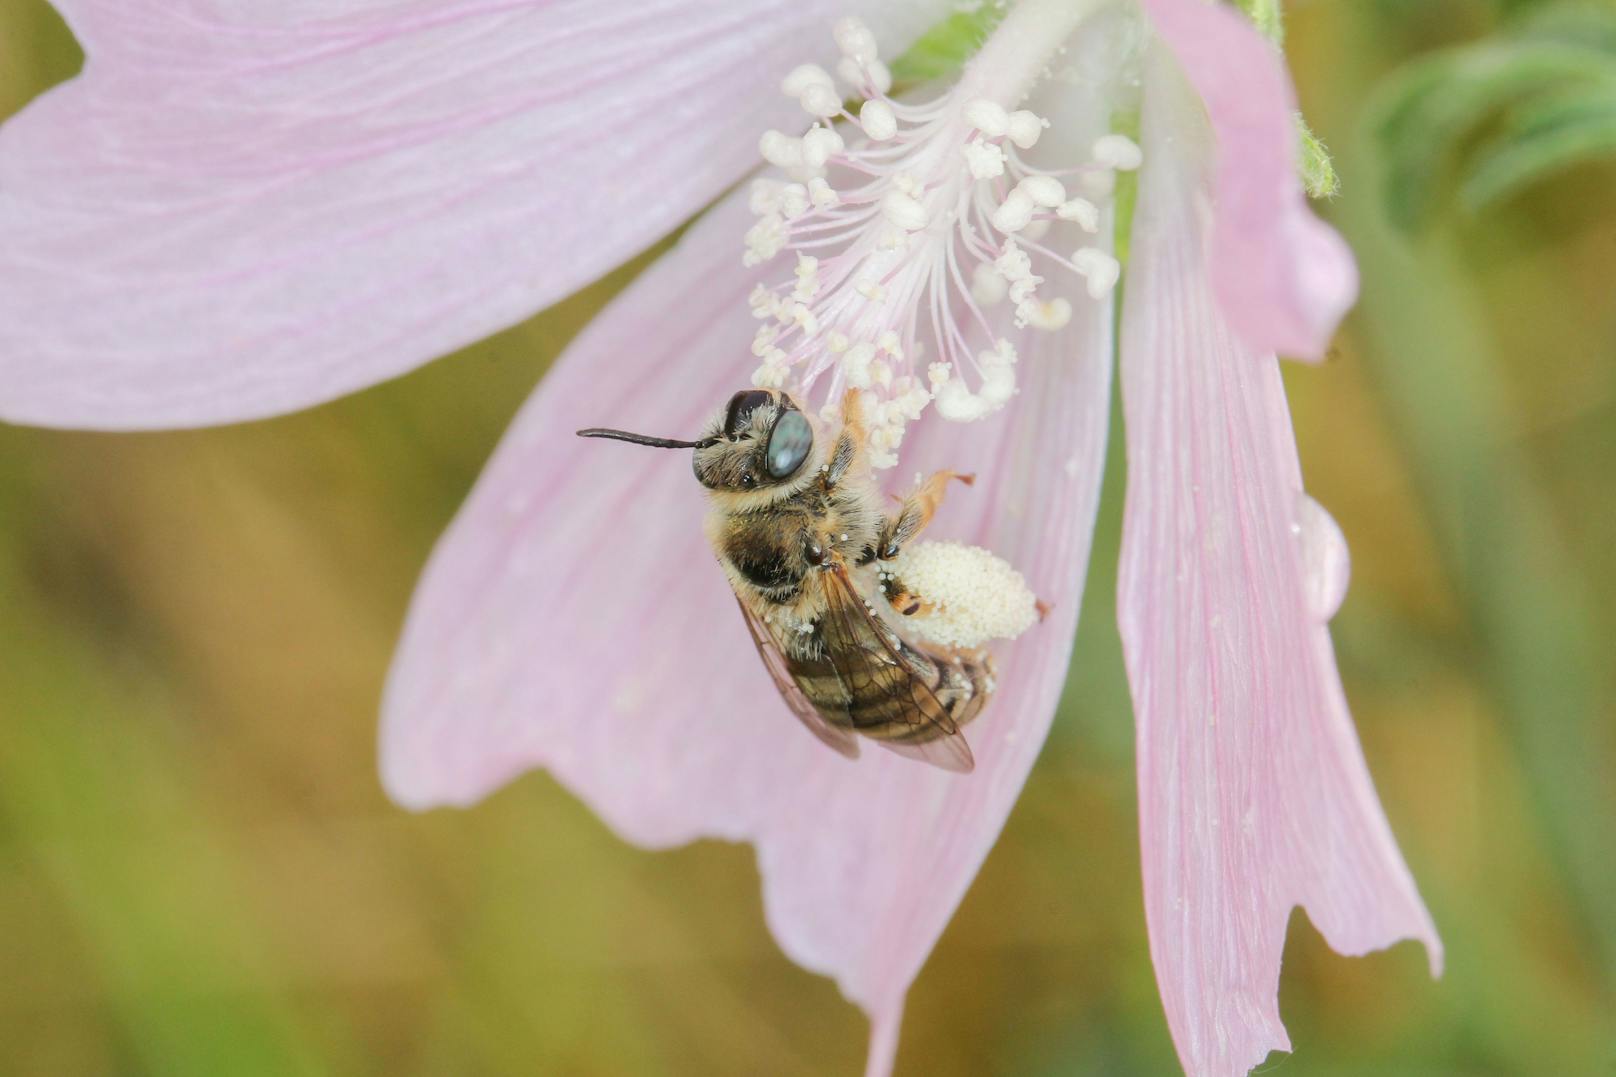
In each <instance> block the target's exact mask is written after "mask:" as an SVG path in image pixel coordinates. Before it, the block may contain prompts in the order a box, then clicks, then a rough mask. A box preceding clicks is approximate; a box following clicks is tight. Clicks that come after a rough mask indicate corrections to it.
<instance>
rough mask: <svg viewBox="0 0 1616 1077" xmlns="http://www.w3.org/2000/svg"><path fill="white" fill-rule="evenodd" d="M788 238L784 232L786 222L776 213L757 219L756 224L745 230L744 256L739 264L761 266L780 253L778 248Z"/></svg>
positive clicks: (784, 243) (787, 234)
mask: <svg viewBox="0 0 1616 1077" xmlns="http://www.w3.org/2000/svg"><path fill="white" fill-rule="evenodd" d="M788 238H790V236H789V233H788V232H787V231H786V222H785V221H784V220H782V219H781V217H780V215H779V214H778V213H770V214H768V215H767V216H764V217H760V218H758V221H757V223H756V224H754V225H752V227H751V228H748V229H747V230H746V254H745V255H744V256H743V257H742V259H741V264H742V265H747V266H755V265H762V264H763V263H764V262H767V261H768V260H769V259H770V258H773V257H774V256H775V255H777V254H779V253H780V248H782V247H784V246H785V245H786V240H787V239H788Z"/></svg>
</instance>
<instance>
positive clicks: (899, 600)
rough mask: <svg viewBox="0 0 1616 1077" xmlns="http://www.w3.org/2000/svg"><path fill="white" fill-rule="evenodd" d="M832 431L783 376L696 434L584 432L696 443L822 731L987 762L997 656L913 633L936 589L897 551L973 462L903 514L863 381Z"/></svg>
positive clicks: (763, 607) (791, 697)
mask: <svg viewBox="0 0 1616 1077" xmlns="http://www.w3.org/2000/svg"><path fill="white" fill-rule="evenodd" d="M825 433H827V431H825V430H824V429H823V428H822V424H820V423H819V422H818V421H817V420H816V419H813V418H811V417H809V416H808V415H807V414H805V413H804V412H803V411H802V409H801V408H800V407H798V405H797V403H796V401H794V400H793V399H792V398H791V397H790V396H789V395H788V394H786V393H784V392H781V391H778V390H772V389H745V390H742V391H741V392H738V393H736V394H735V395H734V396H733V397H731V398H730V401H729V404H728V406H727V407H725V408H724V410H723V411H721V412H720V413H718V414H717V415H716V416H715V417H714V418H713V419H712V421H711V422H710V423H709V424H708V426H707V428H706V430H705V431H704V432H703V434H702V436H701V437H700V438H698V439H696V440H695V441H679V440H674V439H671V438H659V437H650V436H648V435H644V434H634V433H629V432H628V431H623V430H609V429H602V428H591V429H588V430H580V431H578V435H579V436H580V437H591V438H612V439H615V440H618V441H627V442H631V443H633V444H636V445H648V446H652V447H655V448H678V449H694V450H695V452H694V454H693V457H692V466H693V468H694V470H695V474H696V480H697V481H698V482H700V483H701V485H702V486H704V487H706V489H707V494H708V498H709V510H708V514H707V520H706V531H707V538H708V540H709V541H710V542H711V543H712V547H713V552H714V553H715V554H716V555H717V557H718V561H719V564H720V565H721V566H722V567H723V570H724V574H725V576H726V577H728V579H729V583H730V586H731V588H733V590H734V592H735V600H736V603H737V604H738V605H739V606H740V609H741V615H742V617H743V618H744V619H745V620H746V625H747V628H748V629H749V630H750V632H751V634H752V641H753V642H754V643H755V644H756V645H757V651H758V654H759V655H760V656H761V657H762V659H763V665H764V667H765V668H767V669H768V671H769V674H770V676H772V677H773V678H774V683H775V686H776V687H777V688H778V689H779V691H780V695H781V697H782V698H783V699H784V701H785V703H786V705H787V706H788V707H789V708H790V709H791V712H792V713H793V714H795V715H796V716H797V718H798V719H799V720H801V722H802V723H803V725H805V726H807V727H808V729H809V731H810V732H812V733H813V734H814V735H815V736H816V737H818V738H819V739H820V740H821V741H823V742H824V743H825V744H827V745H829V746H830V747H831V748H833V749H835V750H836V751H838V752H840V753H841V754H842V755H844V756H847V757H848V758H850V759H852V758H857V757H858V754H859V742H860V738H864V739H867V740H871V741H874V742H875V743H877V744H879V745H881V746H882V747H884V748H888V749H890V750H892V751H894V752H897V753H898V754H900V755H904V756H908V757H911V758H915V759H920V760H924V761H925V762H927V763H931V764H933V765H935V766H939V767H942V768H944V769H947V770H951V771H957V772H962V773H963V772H968V771H970V770H971V769H972V767H973V766H974V765H975V764H974V761H973V759H972V757H971V749H970V747H969V746H968V745H967V744H966V742H965V738H964V737H963V736H962V735H961V734H960V729H961V727H963V726H964V725H965V724H966V723H967V722H969V721H971V720H972V719H973V718H975V717H976V716H977V715H978V714H980V713H981V712H982V708H983V706H984V705H985V704H986V703H987V701H988V697H989V696H990V695H991V694H992V692H993V687H994V679H995V672H994V666H993V660H992V658H991V656H990V655H988V654H987V652H986V651H983V650H964V649H952V650H951V649H945V648H941V647H938V646H936V645H933V644H930V643H927V642H924V641H919V640H917V639H915V638H914V637H913V635H912V634H909V633H906V632H905V631H903V629H902V620H903V618H904V617H905V616H906V615H912V614H914V613H916V612H917V611H919V610H921V609H922V608H923V606H924V603H923V601H922V600H921V599H919V598H917V597H915V596H913V595H910V594H909V593H908V592H907V590H906V589H905V588H904V587H903V585H902V582H901V581H900V580H897V579H896V578H895V577H893V575H892V573H891V571H890V566H889V565H887V564H886V563H889V562H891V561H892V560H893V559H894V558H896V557H897V556H898V554H899V553H900V552H901V551H902V550H903V548H904V546H905V544H907V543H908V542H910V541H911V540H913V539H914V538H915V537H916V536H917V535H919V534H920V532H921V531H922V530H923V529H924V528H925V527H926V525H927V523H928V522H929V521H930V520H931V518H932V515H933V513H935V512H936V510H937V508H938V506H939V505H940V504H941V503H942V500H943V492H944V489H945V487H946V486H947V484H948V483H949V481H950V480H959V481H961V482H964V483H967V484H969V483H970V482H971V481H972V479H971V476H969V475H959V474H956V473H954V472H950V471H939V472H937V473H935V474H933V475H932V476H931V477H930V478H928V479H926V480H925V481H924V482H921V483H920V484H919V485H918V486H917V487H916V489H915V490H914V491H913V492H912V493H910V494H909V495H908V496H907V497H905V498H903V499H902V501H901V503H900V504H899V505H898V506H897V511H896V512H893V513H888V512H887V511H885V508H884V504H885V503H884V502H883V499H882V494H881V490H880V488H879V486H878V485H877V483H876V481H875V478H874V476H873V474H872V473H871V470H870V466H869V462H868V460H867V458H866V451H865V429H864V425H863V423H862V420H861V410H860V397H859V394H858V392H857V390H850V391H849V392H848V394H847V396H846V397H845V398H844V399H843V402H842V414H841V425H840V429H839V430H837V431H836V434H835V436H834V437H825V436H822V435H824V434H825ZM883 570H884V571H883ZM883 576H885V577H887V579H886V582H885V584H883Z"/></svg>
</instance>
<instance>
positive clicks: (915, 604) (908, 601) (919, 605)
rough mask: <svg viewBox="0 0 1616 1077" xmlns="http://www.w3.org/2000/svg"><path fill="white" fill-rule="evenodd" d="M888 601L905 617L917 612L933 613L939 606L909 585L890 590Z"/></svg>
mask: <svg viewBox="0 0 1616 1077" xmlns="http://www.w3.org/2000/svg"><path fill="white" fill-rule="evenodd" d="M887 601H888V602H889V603H891V605H892V608H893V609H895V610H897V611H898V612H899V613H901V614H903V615H904V616H905V617H913V616H915V615H916V614H925V613H931V612H932V611H933V610H934V609H936V608H937V607H936V606H934V605H933V604H932V603H930V602H928V601H926V600H925V599H923V598H921V597H920V596H919V595H917V594H915V593H914V592H913V591H911V590H909V589H908V588H907V587H901V586H900V587H899V588H898V589H897V590H896V591H889V592H888V593H887Z"/></svg>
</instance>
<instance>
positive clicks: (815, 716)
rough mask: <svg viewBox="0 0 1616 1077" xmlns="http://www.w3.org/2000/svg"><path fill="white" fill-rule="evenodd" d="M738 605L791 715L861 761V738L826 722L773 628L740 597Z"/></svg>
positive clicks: (847, 754)
mask: <svg viewBox="0 0 1616 1077" xmlns="http://www.w3.org/2000/svg"><path fill="white" fill-rule="evenodd" d="M735 604H736V605H737V606H739V607H740V608H741V616H742V617H743V618H745V619H746V628H747V631H749V632H751V633H752V642H753V643H754V644H756V645H757V651H758V657H759V658H761V659H763V668H764V669H766V670H768V671H769V676H771V677H773V678H774V686H775V687H776V688H778V689H779V690H780V698H781V699H783V700H785V703H786V706H787V707H790V708H791V713H792V714H795V715H796V716H797V718H798V719H799V720H800V721H801V722H802V724H803V725H805V726H807V727H808V732H810V733H812V734H813V735H814V736H816V737H818V738H819V739H820V740H821V741H822V742H823V743H825V744H827V745H829V746H830V747H831V748H834V749H835V750H836V751H838V752H840V753H841V754H842V755H845V756H846V757H847V758H849V759H857V758H858V754H859V749H858V737H856V736H854V735H853V734H852V732H851V731H849V730H846V729H839V728H837V727H836V726H833V725H831V724H830V723H829V722H828V721H826V720H825V716H824V715H822V714H820V713H819V711H818V710H817V709H816V708H815V707H814V705H813V704H812V703H810V702H808V697H807V696H805V695H803V693H802V689H801V688H800V687H798V686H797V682H796V680H794V679H793V678H792V676H791V671H790V669H789V668H788V667H787V665H786V657H785V655H783V654H781V653H780V648H779V647H778V646H777V645H776V644H775V642H774V637H773V636H772V635H770V634H769V626H768V625H766V624H764V623H763V622H762V621H760V620H758V617H757V615H756V614H755V613H753V612H752V611H751V610H749V609H747V608H746V603H744V602H742V601H741V600H740V598H739V597H737V598H736V599H735Z"/></svg>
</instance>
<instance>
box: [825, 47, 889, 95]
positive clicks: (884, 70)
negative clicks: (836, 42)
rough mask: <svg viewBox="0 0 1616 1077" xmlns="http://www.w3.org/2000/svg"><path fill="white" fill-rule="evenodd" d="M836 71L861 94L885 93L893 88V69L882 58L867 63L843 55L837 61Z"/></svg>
mask: <svg viewBox="0 0 1616 1077" xmlns="http://www.w3.org/2000/svg"><path fill="white" fill-rule="evenodd" d="M836 73H837V74H838V75H840V76H841V77H842V81H843V82H845V83H847V84H848V85H849V86H851V87H853V89H855V90H857V91H858V92H859V93H860V94H869V93H870V91H872V90H873V91H874V92H875V94H884V93H886V92H887V91H888V90H890V89H892V71H891V69H890V68H888V67H887V65H886V64H884V63H882V62H881V61H880V60H870V61H868V62H865V63H860V62H859V61H857V60H855V59H853V58H852V57H851V56H843V57H842V58H841V59H840V60H838V61H837V63H836Z"/></svg>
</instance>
